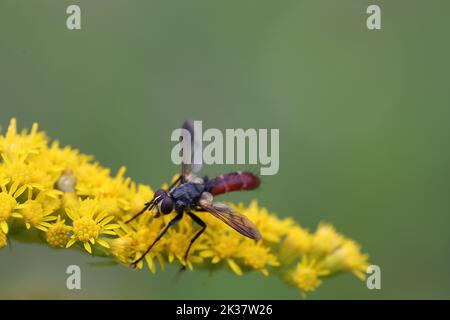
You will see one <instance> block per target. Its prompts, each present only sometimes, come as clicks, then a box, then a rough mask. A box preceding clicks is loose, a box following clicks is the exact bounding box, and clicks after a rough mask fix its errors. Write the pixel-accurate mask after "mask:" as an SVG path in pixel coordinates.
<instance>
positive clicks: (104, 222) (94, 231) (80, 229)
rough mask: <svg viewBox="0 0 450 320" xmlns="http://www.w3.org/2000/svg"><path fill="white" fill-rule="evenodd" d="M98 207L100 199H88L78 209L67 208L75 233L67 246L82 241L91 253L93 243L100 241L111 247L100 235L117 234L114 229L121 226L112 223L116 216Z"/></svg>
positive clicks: (101, 243)
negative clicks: (109, 214)
mask: <svg viewBox="0 0 450 320" xmlns="http://www.w3.org/2000/svg"><path fill="white" fill-rule="evenodd" d="M98 207H99V206H98V201H96V200H92V199H87V200H84V201H82V202H81V204H80V207H79V208H78V209H75V210H73V209H71V208H66V213H67V215H68V216H69V218H70V219H71V220H72V222H73V227H72V232H73V234H72V236H71V237H70V240H69V242H68V243H67V245H66V248H69V247H71V246H72V245H73V244H74V243H75V242H77V241H80V242H82V243H83V245H84V248H85V249H86V251H87V252H89V253H91V254H92V248H91V244H92V245H94V244H95V243H98V244H99V245H101V246H103V247H105V248H109V247H110V246H109V243H108V242H107V241H105V240H104V239H102V238H100V236H101V235H103V234H107V235H113V236H115V235H116V233H115V232H114V231H113V230H114V229H117V228H120V226H119V225H118V224H111V223H110V222H111V221H112V220H114V217H113V216H108V214H107V213H105V212H101V211H99V210H98Z"/></svg>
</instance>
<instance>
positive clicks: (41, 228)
mask: <svg viewBox="0 0 450 320" xmlns="http://www.w3.org/2000/svg"><path fill="white" fill-rule="evenodd" d="M36 229H39V230H41V231H44V232H47V230H48V229H47V228H46V227H44V226H40V225H39V226H36Z"/></svg>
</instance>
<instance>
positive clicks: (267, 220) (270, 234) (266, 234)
mask: <svg viewBox="0 0 450 320" xmlns="http://www.w3.org/2000/svg"><path fill="white" fill-rule="evenodd" d="M232 207H234V208H235V209H236V210H237V211H239V212H241V213H242V214H244V215H245V216H247V217H248V218H249V219H250V220H251V221H252V222H253V223H254V224H255V225H256V226H257V227H258V229H259V231H260V232H261V235H262V237H263V240H264V241H268V242H271V243H278V242H280V240H281V237H282V236H283V235H285V234H286V232H287V231H288V230H290V228H291V226H292V225H293V220H292V219H280V218H278V217H277V216H276V215H274V214H271V213H269V211H268V210H267V209H266V208H261V207H260V206H259V205H258V201H256V200H253V201H252V202H251V203H250V205H249V206H248V207H245V206H244V205H243V204H240V205H239V206H232Z"/></svg>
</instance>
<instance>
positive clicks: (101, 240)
mask: <svg viewBox="0 0 450 320" xmlns="http://www.w3.org/2000/svg"><path fill="white" fill-rule="evenodd" d="M97 243H98V244H99V245H101V246H102V247H105V248H110V245H109V243H108V242H106V241H105V240H103V239H97Z"/></svg>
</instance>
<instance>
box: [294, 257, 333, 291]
mask: <svg viewBox="0 0 450 320" xmlns="http://www.w3.org/2000/svg"><path fill="white" fill-rule="evenodd" d="M329 274H330V272H329V271H328V270H326V269H324V268H323V267H321V266H319V265H318V264H317V263H316V261H315V260H309V259H308V258H307V257H306V256H304V257H303V259H302V262H300V263H299V264H298V265H297V267H296V268H295V270H294V272H293V273H292V281H293V282H294V284H295V285H296V286H297V287H298V288H299V289H300V290H301V291H302V293H305V292H310V291H314V290H316V288H317V287H318V286H319V285H320V283H321V280H320V279H319V277H321V276H326V275H329Z"/></svg>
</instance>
